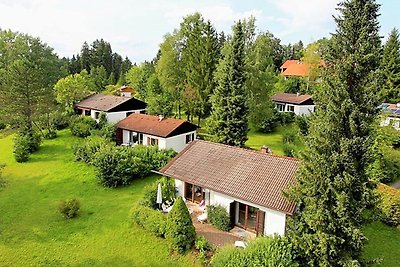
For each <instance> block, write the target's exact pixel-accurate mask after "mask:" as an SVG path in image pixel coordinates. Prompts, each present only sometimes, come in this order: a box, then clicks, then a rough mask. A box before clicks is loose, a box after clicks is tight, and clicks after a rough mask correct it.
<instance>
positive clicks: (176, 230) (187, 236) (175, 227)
mask: <svg viewBox="0 0 400 267" xmlns="http://www.w3.org/2000/svg"><path fill="white" fill-rule="evenodd" d="M166 229H167V230H166V233H165V235H166V238H167V240H169V242H170V244H171V247H172V249H174V250H175V251H177V252H178V253H180V254H183V253H185V252H186V251H188V250H190V249H191V248H192V247H193V244H194V241H195V238H196V231H195V229H194V226H193V223H192V218H191V217H190V214H189V211H188V209H187V207H186V205H185V203H184V202H183V200H182V198H181V197H178V198H177V199H176V201H175V203H174V206H173V207H172V210H171V211H170V213H169V214H168V219H167V228H166Z"/></svg>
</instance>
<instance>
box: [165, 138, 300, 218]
mask: <svg viewBox="0 0 400 267" xmlns="http://www.w3.org/2000/svg"><path fill="white" fill-rule="evenodd" d="M298 166H299V162H298V161H297V160H295V159H292V158H288V157H280V156H274V155H269V154H265V153H261V152H258V151H253V150H248V149H243V148H237V147H232V146H227V145H222V144H218V143H212V142H207V141H201V140H196V141H194V142H192V143H191V144H190V145H189V146H187V147H186V148H185V149H184V150H183V151H182V152H180V153H179V154H178V155H177V156H176V157H175V158H174V159H173V160H172V161H170V162H169V163H168V164H167V165H166V166H164V167H163V168H162V169H161V170H160V172H161V173H163V174H165V175H166V176H170V177H174V178H177V179H180V180H183V181H186V182H189V183H193V184H196V185H200V186H203V187H206V188H208V189H211V190H213V191H216V192H220V193H222V194H226V195H229V196H232V197H235V198H238V199H241V200H245V201H248V202H251V203H254V204H257V205H260V206H263V207H266V208H270V209H274V210H277V211H281V212H284V213H286V214H293V212H294V209H295V203H293V202H291V201H289V200H288V199H286V198H285V196H284V195H283V191H284V190H286V189H288V188H289V187H290V186H291V185H293V184H294V183H295V180H296V179H295V174H296V172H297V169H298Z"/></svg>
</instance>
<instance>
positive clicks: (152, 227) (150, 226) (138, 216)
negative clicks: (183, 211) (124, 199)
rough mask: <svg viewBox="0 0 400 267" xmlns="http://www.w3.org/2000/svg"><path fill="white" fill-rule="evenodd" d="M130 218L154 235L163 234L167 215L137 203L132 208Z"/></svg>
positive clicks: (162, 235)
mask: <svg viewBox="0 0 400 267" xmlns="http://www.w3.org/2000/svg"><path fill="white" fill-rule="evenodd" d="M132 220H133V222H134V223H135V224H137V225H139V226H141V227H143V228H144V229H146V230H147V231H149V232H151V233H152V234H154V235H155V236H158V237H164V236H165V231H166V223H167V217H166V215H164V214H163V213H162V212H160V211H157V210H154V209H152V208H149V207H145V206H141V205H138V206H136V207H135V208H133V211H132Z"/></svg>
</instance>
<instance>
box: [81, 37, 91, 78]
mask: <svg viewBox="0 0 400 267" xmlns="http://www.w3.org/2000/svg"><path fill="white" fill-rule="evenodd" d="M90 64H91V59H90V48H89V45H88V43H87V42H84V43H83V45H82V49H81V57H80V66H81V70H87V71H88V72H90ZM79 72H80V71H79Z"/></svg>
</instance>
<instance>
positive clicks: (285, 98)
mask: <svg viewBox="0 0 400 267" xmlns="http://www.w3.org/2000/svg"><path fill="white" fill-rule="evenodd" d="M271 98H272V100H273V101H275V102H282V103H290V104H295V105H314V102H313V100H312V96H311V95H301V94H299V95H298V94H290V93H277V94H275V95H273V96H272V97H271Z"/></svg>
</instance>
